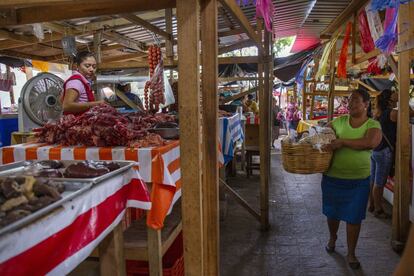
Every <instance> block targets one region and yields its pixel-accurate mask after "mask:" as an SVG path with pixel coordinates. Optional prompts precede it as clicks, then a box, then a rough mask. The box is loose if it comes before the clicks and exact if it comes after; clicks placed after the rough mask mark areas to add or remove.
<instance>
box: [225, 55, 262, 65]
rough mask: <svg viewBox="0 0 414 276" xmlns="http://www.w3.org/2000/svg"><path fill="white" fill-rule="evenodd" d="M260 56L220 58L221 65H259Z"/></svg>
mask: <svg viewBox="0 0 414 276" xmlns="http://www.w3.org/2000/svg"><path fill="white" fill-rule="evenodd" d="M258 62H259V57H258V56H244V57H220V58H219V64H239V63H258Z"/></svg>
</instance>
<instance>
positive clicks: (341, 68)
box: [337, 22, 352, 78]
mask: <svg viewBox="0 0 414 276" xmlns="http://www.w3.org/2000/svg"><path fill="white" fill-rule="evenodd" d="M351 30H352V23H351V22H348V24H347V25H346V31H345V38H344V41H343V43H342V49H341V55H340V56H339V62H338V70H337V76H338V78H346V60H347V58H348V44H349V38H350V36H351Z"/></svg>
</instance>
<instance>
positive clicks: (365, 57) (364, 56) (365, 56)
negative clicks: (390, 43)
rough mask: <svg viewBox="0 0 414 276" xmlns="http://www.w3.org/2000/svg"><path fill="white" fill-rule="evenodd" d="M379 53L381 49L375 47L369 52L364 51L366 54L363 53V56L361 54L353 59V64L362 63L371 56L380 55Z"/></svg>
mask: <svg viewBox="0 0 414 276" xmlns="http://www.w3.org/2000/svg"><path fill="white" fill-rule="evenodd" d="M380 54H381V51H380V50H379V49H377V48H375V49H374V50H372V51H371V52H369V53H366V54H364V55H363V56H361V57H359V58H357V59H356V60H355V64H360V63H363V62H364V61H367V60H369V59H371V58H373V57H376V56H378V55H380Z"/></svg>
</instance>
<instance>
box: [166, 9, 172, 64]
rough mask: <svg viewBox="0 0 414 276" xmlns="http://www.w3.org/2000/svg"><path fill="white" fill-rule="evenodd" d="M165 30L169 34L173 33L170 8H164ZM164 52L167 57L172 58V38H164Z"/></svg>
mask: <svg viewBox="0 0 414 276" xmlns="http://www.w3.org/2000/svg"><path fill="white" fill-rule="evenodd" d="M165 31H166V32H167V33H169V34H171V38H172V33H173V22H172V9H171V8H169V9H165ZM165 52H166V55H167V58H168V59H171V60H173V59H174V48H173V39H171V40H169V39H166V40H165Z"/></svg>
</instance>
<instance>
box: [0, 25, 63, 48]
mask: <svg viewBox="0 0 414 276" xmlns="http://www.w3.org/2000/svg"><path fill="white" fill-rule="evenodd" d="M0 20H1V19H0ZM32 38H33V39H32ZM62 38H63V36H62V35H61V34H56V33H51V34H45V38H44V39H43V40H42V41H41V42H42V43H47V42H50V41H55V40H60V39H62ZM16 39H17V38H16ZM25 40H26V41H24V42H23V41H22V40H20V41H10V40H2V41H0V50H7V49H17V48H21V47H26V46H30V45H33V44H37V43H39V40H37V38H35V37H34V36H29V37H28V38H27V39H25Z"/></svg>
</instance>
